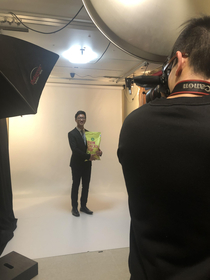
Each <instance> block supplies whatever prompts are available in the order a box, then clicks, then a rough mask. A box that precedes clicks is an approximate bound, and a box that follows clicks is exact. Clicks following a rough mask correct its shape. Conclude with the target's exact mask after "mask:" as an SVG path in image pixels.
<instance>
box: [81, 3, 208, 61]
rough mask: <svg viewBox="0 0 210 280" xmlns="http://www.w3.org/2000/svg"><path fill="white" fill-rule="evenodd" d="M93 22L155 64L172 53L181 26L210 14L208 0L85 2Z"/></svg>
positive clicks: (122, 45) (118, 43) (113, 39)
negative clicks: (189, 20) (187, 21)
mask: <svg viewBox="0 0 210 280" xmlns="http://www.w3.org/2000/svg"><path fill="white" fill-rule="evenodd" d="M82 1H83V3H84V6H85V8H86V10H87V12H88V14H89V15H90V17H91V19H92V21H93V22H94V23H95V25H96V26H97V27H98V29H99V30H100V31H101V32H102V33H103V34H104V35H105V36H106V37H107V38H108V39H109V40H110V41H111V42H112V43H113V44H115V45H116V46H117V47H119V48H121V49H122V50H124V51H126V52H127V53H129V54H131V55H133V56H135V57H138V58H141V59H144V60H147V61H150V62H156V63H162V62H164V61H165V59H166V57H167V56H168V55H169V54H170V51H171V48H172V46H173V43H174V41H175V39H176V38H177V35H178V34H179V32H180V30H181V29H180V25H181V24H182V23H183V22H185V21H186V20H188V19H189V18H191V17H194V16H200V15H201V14H210V5H209V4H208V1H206V0H176V1H174V0H167V1H166V0H106V1H99V0H82Z"/></svg>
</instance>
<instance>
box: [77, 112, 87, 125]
mask: <svg viewBox="0 0 210 280" xmlns="http://www.w3.org/2000/svg"><path fill="white" fill-rule="evenodd" d="M75 121H76V123H77V126H78V127H81V126H84V124H85V122H86V118H85V115H84V114H80V115H78V116H77V118H76V119H75Z"/></svg>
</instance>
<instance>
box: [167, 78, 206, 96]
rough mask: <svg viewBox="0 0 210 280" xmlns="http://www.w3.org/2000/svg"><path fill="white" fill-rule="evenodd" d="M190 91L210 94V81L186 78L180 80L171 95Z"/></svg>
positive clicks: (191, 92) (198, 93) (197, 93)
mask: <svg viewBox="0 0 210 280" xmlns="http://www.w3.org/2000/svg"><path fill="white" fill-rule="evenodd" d="M182 93H190V94H196V95H209V94H210V83H209V82H206V81H202V80H192V81H191V80H186V81H182V82H179V83H178V84H176V86H175V87H174V90H173V91H172V93H171V94H170V95H169V96H173V95H177V94H182Z"/></svg>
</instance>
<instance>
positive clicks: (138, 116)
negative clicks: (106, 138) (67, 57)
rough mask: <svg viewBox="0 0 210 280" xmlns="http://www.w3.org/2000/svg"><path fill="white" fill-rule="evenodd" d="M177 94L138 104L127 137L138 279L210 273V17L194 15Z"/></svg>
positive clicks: (172, 66)
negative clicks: (195, 16) (196, 16)
mask: <svg viewBox="0 0 210 280" xmlns="http://www.w3.org/2000/svg"><path fill="white" fill-rule="evenodd" d="M164 72H165V73H167V75H168V86H169V89H170V95H169V96H168V97H167V98H163V97H162V98H157V99H155V100H154V101H152V102H150V103H148V104H145V105H144V106H142V107H140V108H138V109H137V110H135V111H133V112H132V113H131V114H130V115H129V116H128V117H127V118H126V120H125V122H124V124H123V127H122V130H121V134H120V140H119V148H118V158H119V161H120V163H121V164H122V168H123V173H124V178H125V182H126V186H127V191H128V196H129V209H130V215H131V229H130V256H129V267H130V272H131V280H187V279H189V280H208V279H210V174H209V173H210V96H209V93H210V17H207V16H206V17H202V18H197V19H192V20H190V21H188V22H187V23H186V25H185V28H184V29H183V31H182V32H181V34H180V36H179V37H178V39H177V40H176V42H175V44H174V47H173V51H172V53H171V56H170V60H169V62H168V64H167V65H166V66H165V67H164Z"/></svg>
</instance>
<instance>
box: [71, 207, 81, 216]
mask: <svg viewBox="0 0 210 280" xmlns="http://www.w3.org/2000/svg"><path fill="white" fill-rule="evenodd" d="M71 212H72V215H73V216H75V217H79V216H80V214H79V211H78V210H77V209H75V208H73V209H72V211H71Z"/></svg>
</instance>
